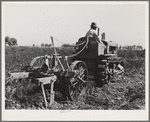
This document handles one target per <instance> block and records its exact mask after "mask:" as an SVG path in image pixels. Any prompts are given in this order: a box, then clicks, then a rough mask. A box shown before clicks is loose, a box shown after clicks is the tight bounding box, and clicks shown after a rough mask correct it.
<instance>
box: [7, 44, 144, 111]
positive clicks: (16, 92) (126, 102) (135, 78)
mask: <svg viewBox="0 0 150 122" xmlns="http://www.w3.org/2000/svg"><path fill="white" fill-rule="evenodd" d="M57 51H58V53H59V54H60V55H70V54H72V53H74V49H73V48H57ZM52 53H53V49H52V48H40V47H9V46H6V48H5V74H6V76H5V79H6V80H5V108H6V109H45V105H44V100H43V96H42V92H41V89H39V88H37V86H35V85H33V86H32V89H33V90H32V93H30V95H28V94H27V93H25V92H23V90H21V88H22V87H23V86H24V84H19V83H18V82H15V81H12V82H7V79H8V72H19V71H20V70H21V68H22V67H24V66H27V65H29V64H30V62H31V60H32V59H33V58H34V57H36V56H40V55H41V56H42V55H45V54H48V55H50V54H52ZM118 56H119V57H122V58H123V59H124V63H125V66H124V67H125V73H124V74H123V75H121V76H118V77H116V79H115V80H114V81H113V82H111V83H109V84H105V85H104V86H102V87H100V88H99V87H95V86H94V85H93V79H92V78H91V77H89V81H88V82H90V86H89V87H88V93H86V94H82V95H80V96H79V99H78V100H75V101H72V102H70V101H67V100H64V97H63V95H62V94H61V92H60V91H59V88H60V86H59V85H58V84H56V85H55V102H54V104H53V105H52V106H49V107H48V109H59V110H65V109H66V110H68V109H71V110H72V109H76V110H93V109H94V110H97V109H98V110H141V109H145V50H142V51H139V50H118ZM28 87H31V86H28ZM47 87H49V86H47ZM46 95H49V90H48V89H47V90H46ZM48 99H49V98H48ZM48 101H49V100H48Z"/></svg>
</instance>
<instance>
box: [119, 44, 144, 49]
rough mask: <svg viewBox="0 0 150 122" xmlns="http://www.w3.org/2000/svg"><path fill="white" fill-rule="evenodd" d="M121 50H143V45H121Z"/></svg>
mask: <svg viewBox="0 0 150 122" xmlns="http://www.w3.org/2000/svg"><path fill="white" fill-rule="evenodd" d="M119 49H120V50H143V47H142V46H141V45H132V46H119Z"/></svg>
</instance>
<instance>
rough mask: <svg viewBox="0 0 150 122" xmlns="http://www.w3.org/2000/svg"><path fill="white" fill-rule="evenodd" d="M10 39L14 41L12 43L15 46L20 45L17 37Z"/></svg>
mask: <svg viewBox="0 0 150 122" xmlns="http://www.w3.org/2000/svg"><path fill="white" fill-rule="evenodd" d="M10 41H11V42H12V44H13V45H14V46H15V45H18V44H17V39H15V38H11V39H10Z"/></svg>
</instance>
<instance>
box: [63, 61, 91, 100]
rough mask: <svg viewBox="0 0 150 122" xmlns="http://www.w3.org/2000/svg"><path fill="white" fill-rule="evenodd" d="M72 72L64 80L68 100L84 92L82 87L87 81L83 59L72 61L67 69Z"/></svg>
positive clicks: (86, 71)
mask: <svg viewBox="0 0 150 122" xmlns="http://www.w3.org/2000/svg"><path fill="white" fill-rule="evenodd" d="M68 70H69V71H72V72H73V73H74V74H73V75H72V76H71V77H69V78H68V80H66V85H65V87H66V96H67V97H68V99H69V100H70V101H72V100H74V99H77V98H78V96H79V95H80V94H81V93H83V92H85V89H84V87H85V86H86V83H87V77H88V70H87V66H86V64H85V63H84V62H83V61H74V62H73V63H72V64H71V65H70V67H69V69H68Z"/></svg>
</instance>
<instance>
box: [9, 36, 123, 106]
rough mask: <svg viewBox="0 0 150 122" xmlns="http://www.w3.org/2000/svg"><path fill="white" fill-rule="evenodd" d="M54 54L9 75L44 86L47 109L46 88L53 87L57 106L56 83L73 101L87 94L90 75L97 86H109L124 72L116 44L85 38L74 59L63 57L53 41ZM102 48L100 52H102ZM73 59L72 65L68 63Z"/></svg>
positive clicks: (38, 58)
mask: <svg viewBox="0 0 150 122" xmlns="http://www.w3.org/2000/svg"><path fill="white" fill-rule="evenodd" d="M51 40H52V45H53V48H54V54H52V55H45V56H38V57H35V58H34V59H33V60H32V61H31V63H30V66H25V67H24V68H23V69H22V71H21V72H17V73H10V78H11V79H18V80H19V81H23V80H26V81H27V82H28V81H33V80H34V81H36V83H37V84H38V85H39V86H41V88H42V92H43V97H44V101H45V105H46V107H47V106H48V105H47V98H46V94H45V90H44V85H46V84H50V86H51V87H50V105H52V104H53V102H54V95H55V92H54V89H53V87H54V83H55V82H56V81H60V82H61V83H62V84H63V86H64V87H63V89H64V91H65V92H64V94H65V97H66V98H67V99H68V100H70V101H72V100H75V99H77V98H78V96H79V95H80V94H81V93H82V92H85V90H86V84H87V82H88V74H90V75H94V77H95V80H96V83H97V84H103V83H109V81H110V80H111V78H113V76H114V74H118V73H122V72H123V70H124V69H123V61H122V59H121V58H118V57H117V55H116V53H115V51H116V50H117V44H116V43H113V42H106V41H103V43H104V44H105V46H106V47H107V48H106V49H104V46H102V45H101V44H98V43H97V42H96V41H95V39H94V38H92V37H82V38H80V39H79V40H78V42H77V43H76V46H75V49H76V53H75V54H73V55H71V56H64V57H63V56H60V55H59V54H58V53H57V51H56V48H55V46H54V41H53V37H51ZM99 47H100V48H99ZM69 58H71V62H69V61H68V59H69Z"/></svg>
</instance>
